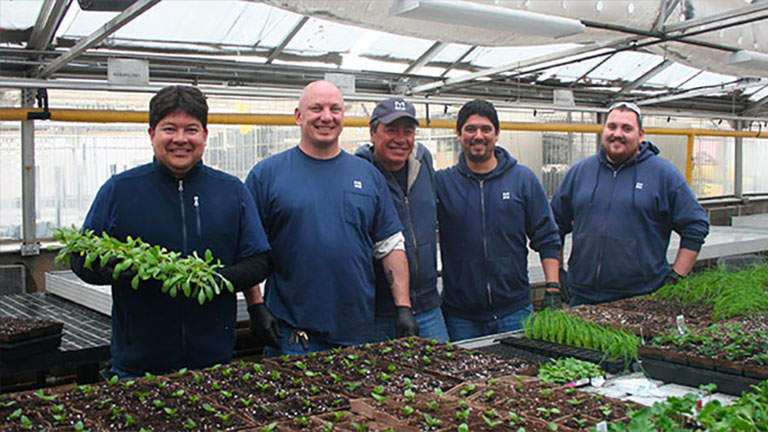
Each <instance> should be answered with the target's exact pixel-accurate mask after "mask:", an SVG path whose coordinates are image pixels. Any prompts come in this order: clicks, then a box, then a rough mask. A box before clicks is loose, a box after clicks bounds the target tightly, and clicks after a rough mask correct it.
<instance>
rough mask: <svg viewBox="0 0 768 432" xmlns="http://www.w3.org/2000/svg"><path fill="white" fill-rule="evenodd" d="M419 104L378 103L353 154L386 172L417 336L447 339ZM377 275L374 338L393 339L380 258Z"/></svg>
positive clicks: (430, 170)
mask: <svg viewBox="0 0 768 432" xmlns="http://www.w3.org/2000/svg"><path fill="white" fill-rule="evenodd" d="M418 125H419V121H418V119H416V108H415V107H414V106H413V104H412V103H410V102H408V101H406V100H405V99H402V98H399V97H396V98H390V99H386V100H384V101H382V102H381V103H379V104H378V105H377V106H376V108H375V109H374V110H373V114H371V120H370V128H371V144H367V145H363V146H362V147H360V148H359V149H357V151H356V152H355V155H356V156H359V157H361V158H363V159H365V160H367V161H369V162H371V163H372V164H373V165H374V166H375V167H376V168H378V169H379V171H380V172H381V173H382V174H383V175H384V178H385V179H386V180H387V186H389V192H390V194H391V195H392V201H393V202H394V204H395V209H396V210H397V215H398V216H399V217H400V222H401V223H402V224H403V236H404V237H405V246H406V247H405V252H406V256H407V257H408V270H409V272H410V286H409V288H410V297H411V306H412V307H413V314H414V318H415V319H416V322H417V323H418V325H419V329H420V330H419V336H421V337H423V338H427V339H434V340H437V341H438V342H448V332H447V330H446V328H445V321H444V320H443V314H442V312H441V311H440V294H439V293H438V292H437V206H436V201H435V182H434V177H435V172H434V168H433V167H432V154H430V153H429V150H428V149H427V148H426V147H425V146H424V145H422V144H416V143H415V138H416V126H418ZM373 266H374V272H375V274H376V321H375V328H374V330H375V335H374V337H375V338H376V339H380V340H386V339H394V338H395V337H396V336H397V335H396V333H395V325H394V323H395V321H394V319H393V318H394V317H395V315H396V314H397V313H398V311H399V310H398V309H397V308H396V307H395V302H394V300H393V299H392V292H391V290H390V288H389V282H388V281H387V278H386V276H385V275H384V270H383V268H382V265H381V262H380V261H378V260H375V261H374V263H373Z"/></svg>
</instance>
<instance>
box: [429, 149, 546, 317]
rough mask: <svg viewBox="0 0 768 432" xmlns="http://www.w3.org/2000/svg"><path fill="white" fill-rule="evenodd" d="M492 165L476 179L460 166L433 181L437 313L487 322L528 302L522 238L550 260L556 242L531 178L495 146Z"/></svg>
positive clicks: (537, 185)
mask: <svg viewBox="0 0 768 432" xmlns="http://www.w3.org/2000/svg"><path fill="white" fill-rule="evenodd" d="M495 155H496V158H497V160H498V165H497V166H496V168H494V169H493V171H491V172H490V173H488V174H487V175H486V176H485V177H484V178H483V179H482V180H480V179H478V177H477V176H475V175H474V174H473V173H472V172H471V171H470V170H469V167H468V166H467V164H466V161H465V158H464V154H463V153H462V154H461V155H459V162H458V164H456V165H454V166H453V167H451V168H447V169H444V170H441V171H438V172H437V173H436V175H435V181H436V184H437V196H438V199H439V203H438V209H437V217H438V221H439V226H440V252H441V257H442V262H443V309H444V310H445V311H446V312H447V313H449V314H453V315H456V316H458V317H461V318H465V319H474V320H490V319H493V318H495V317H503V316H505V315H508V314H510V313H513V312H515V311H517V310H519V309H521V308H523V307H525V306H527V305H528V304H530V302H531V297H530V295H531V294H530V289H531V287H530V284H529V281H528V247H527V244H528V240H529V239H530V245H531V248H533V249H534V250H535V251H537V252H539V255H540V256H541V258H557V257H558V252H559V249H560V238H559V237H558V233H557V226H556V225H555V222H554V220H553V218H552V213H551V211H550V208H549V203H548V201H547V196H546V193H545V192H544V188H543V187H542V185H541V182H540V181H539V179H538V178H537V177H536V175H535V174H534V173H533V171H531V170H530V169H528V168H527V167H525V166H522V165H519V164H518V163H517V160H515V159H514V158H513V157H512V156H510V155H509V153H507V151H506V150H504V149H502V148H500V147H496V148H495Z"/></svg>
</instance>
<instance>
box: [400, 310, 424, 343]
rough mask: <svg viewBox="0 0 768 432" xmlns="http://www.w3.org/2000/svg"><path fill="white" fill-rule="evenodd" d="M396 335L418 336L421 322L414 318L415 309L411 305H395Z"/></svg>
mask: <svg viewBox="0 0 768 432" xmlns="http://www.w3.org/2000/svg"><path fill="white" fill-rule="evenodd" d="M395 308H396V309H397V310H396V311H395V314H396V315H395V337H398V338H401V337H406V336H418V335H419V324H417V323H416V320H415V319H414V318H413V310H411V308H410V307H409V306H395Z"/></svg>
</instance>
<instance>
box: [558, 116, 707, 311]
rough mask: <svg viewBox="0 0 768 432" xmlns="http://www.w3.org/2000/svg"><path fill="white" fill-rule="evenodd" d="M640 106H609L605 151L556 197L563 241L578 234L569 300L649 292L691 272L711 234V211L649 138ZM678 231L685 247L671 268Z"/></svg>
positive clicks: (571, 174)
mask: <svg viewBox="0 0 768 432" xmlns="http://www.w3.org/2000/svg"><path fill="white" fill-rule="evenodd" d="M644 136H645V133H644V131H643V125H642V117H641V115H640V109H639V108H638V107H637V105H635V104H633V103H628V102H619V103H616V104H614V105H613V106H611V108H610V109H609V110H608V118H607V119H606V122H605V126H604V128H603V138H602V139H603V146H602V147H601V148H600V151H599V152H598V153H597V154H596V155H593V156H590V157H588V158H586V159H584V160H582V161H580V162H578V163H577V164H575V165H574V166H573V167H572V168H571V169H570V170H569V171H568V173H567V174H566V175H565V177H564V178H563V181H562V183H560V186H558V188H557V191H556V192H555V195H554V196H553V197H552V211H553V213H554V215H555V220H556V221H557V224H558V226H559V229H560V235H561V238H562V239H563V240H564V239H565V235H566V234H568V233H570V232H573V246H572V247H571V256H570V259H569V261H568V276H567V279H568V281H567V282H568V286H569V287H570V292H571V305H572V306H575V305H579V304H585V303H586V304H594V303H603V302H609V301H614V300H619V299H622V298H626V297H631V296H635V295H640V294H647V293H649V292H652V291H654V290H655V289H656V288H658V287H660V286H662V285H665V284H667V283H674V282H676V281H677V280H678V279H680V278H681V277H684V276H685V275H687V274H688V272H690V271H691V268H693V265H694V263H695V262H696V257H697V256H698V253H699V250H700V249H701V245H702V244H703V243H704V239H705V237H706V236H707V234H708V233H709V222H708V220H707V214H706V212H705V211H704V209H703V208H702V207H701V205H700V204H699V202H698V200H697V199H696V196H695V195H694V194H693V191H692V190H691V188H690V187H689V186H688V183H687V182H686V181H685V177H683V175H682V174H681V173H680V171H679V170H678V169H677V168H676V167H675V166H674V165H672V164H671V163H669V162H668V161H666V160H664V159H662V158H660V157H658V156H657V155H658V153H659V149H658V148H656V146H654V145H653V144H651V143H650V142H647V141H643V138H644ZM672 231H675V232H677V233H678V234H680V238H681V239H680V249H678V253H677V257H676V259H675V262H674V264H673V265H672V266H670V265H669V263H668V262H667V248H668V246H669V236H670V233H671V232H672Z"/></svg>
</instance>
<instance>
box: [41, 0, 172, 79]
mask: <svg viewBox="0 0 768 432" xmlns="http://www.w3.org/2000/svg"><path fill="white" fill-rule="evenodd" d="M158 3H160V0H138V1H137V2H136V3H134V4H132V5H130V6H128V8H126V9H125V10H124V11H122V12H121V13H120V14H118V15H117V16H116V17H114V18H112V19H111V20H110V21H109V22H108V23H106V24H104V25H103V26H102V27H101V28H99V29H98V30H96V31H95V32H93V33H91V34H90V35H88V36H86V37H84V38H83V39H80V41H78V42H77V43H76V44H75V46H73V47H72V48H70V49H69V51H67V52H65V53H64V54H62V55H61V56H59V57H57V58H55V59H54V60H53V61H51V62H50V63H48V65H47V66H46V67H44V68H43V69H42V70H41V71H40V72H39V73H38V77H40V78H47V77H49V76H50V75H51V74H52V73H54V72H56V71H57V70H59V69H60V68H61V67H63V66H64V65H66V64H67V63H69V62H70V61H72V60H74V59H75V58H77V56H79V55H80V54H82V53H83V52H85V51H86V50H88V48H91V47H92V46H94V45H96V44H98V43H99V42H101V41H103V40H104V39H106V38H107V37H108V36H109V35H111V34H112V33H114V32H116V31H118V30H119V29H120V28H122V27H123V26H124V25H126V24H128V23H129V22H131V20H133V19H134V18H136V17H137V16H139V15H141V14H142V13H144V12H145V11H147V10H148V9H149V8H151V7H152V6H154V5H156V4H158Z"/></svg>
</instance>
